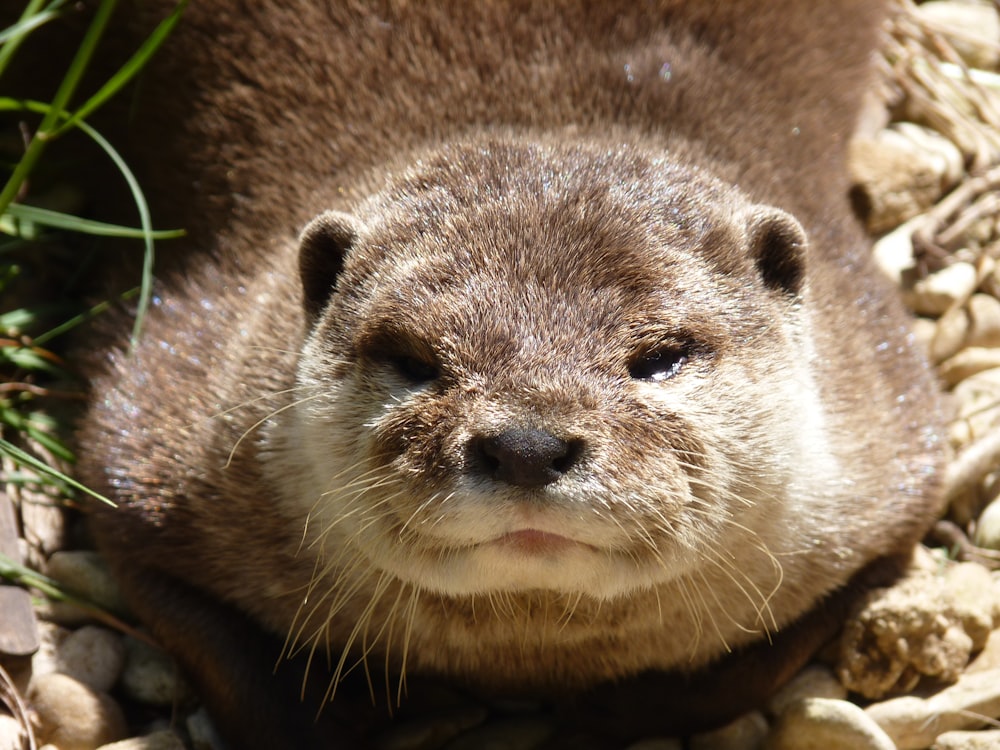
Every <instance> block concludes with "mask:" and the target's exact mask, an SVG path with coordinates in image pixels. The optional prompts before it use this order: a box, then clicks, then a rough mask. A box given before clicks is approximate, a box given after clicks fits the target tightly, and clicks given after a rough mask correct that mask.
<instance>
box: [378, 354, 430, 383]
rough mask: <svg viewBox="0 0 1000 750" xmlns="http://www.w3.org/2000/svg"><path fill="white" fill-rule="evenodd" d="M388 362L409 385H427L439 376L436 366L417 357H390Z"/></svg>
mask: <svg viewBox="0 0 1000 750" xmlns="http://www.w3.org/2000/svg"><path fill="white" fill-rule="evenodd" d="M389 361H390V362H391V364H392V366H393V367H395V368H396V372H398V373H399V374H400V375H402V376H403V377H404V378H406V379H407V380H409V381H410V382H411V383H427V382H430V381H431V380H436V379H437V377H438V376H439V375H440V374H441V373H440V372H439V371H438V367H437V365H435V364H434V363H433V362H427V361H426V360H423V359H420V358H419V357H413V356H410V355H406V354H403V355H399V356H396V357H392V358H391V359H390V360H389Z"/></svg>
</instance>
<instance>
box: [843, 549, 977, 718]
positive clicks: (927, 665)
mask: <svg viewBox="0 0 1000 750" xmlns="http://www.w3.org/2000/svg"><path fill="white" fill-rule="evenodd" d="M969 565H972V564H971V563H969ZM955 567H959V566H955ZM980 573H984V574H985V579H988V578H989V574H988V573H986V571H985V569H983V570H981V571H980V570H979V566H974V568H970V569H965V568H962V569H961V570H959V571H957V572H955V573H953V574H952V575H954V582H955V584H954V585H955V590H952V589H953V583H952V580H950V579H949V578H948V577H947V576H946V575H937V574H933V573H927V572H925V571H916V572H913V573H911V574H910V575H909V576H907V577H906V578H904V579H903V580H902V581H900V582H898V583H897V584H896V585H894V586H891V587H889V588H883V589H877V590H875V591H872V592H869V593H868V594H867V595H866V596H865V598H864V599H863V600H862V604H861V606H860V608H859V609H858V610H857V611H856V612H854V613H853V614H852V615H851V617H850V618H849V619H848V621H847V623H845V626H844V630H843V633H842V635H841V640H840V644H839V653H838V658H837V665H836V671H837V676H838V677H839V678H840V680H841V682H843V683H844V685H845V686H846V687H847V688H848V689H849V690H852V691H854V692H857V693H860V694H861V695H864V696H865V697H867V698H869V699H878V698H881V697H884V696H886V695H889V694H892V693H901V692H907V691H909V690H912V689H913V688H914V687H916V685H917V683H918V682H919V681H920V679H921V678H922V677H925V676H926V677H931V678H933V679H935V680H938V681H941V682H954V681H955V680H956V679H958V676H959V674H961V671H962V669H963V668H964V667H965V665H966V664H967V663H968V661H969V658H970V656H971V655H972V653H973V652H975V651H977V650H979V649H981V648H982V647H983V646H984V645H985V643H986V639H987V637H988V635H989V631H990V629H991V627H992V611H993V597H992V593H991V592H987V593H986V594H984V593H983V592H982V591H981V590H980V591H979V593H978V595H977V593H976V586H978V585H984V586H985V585H988V584H986V583H985V582H984V581H985V579H984V577H983V576H982V575H980Z"/></svg>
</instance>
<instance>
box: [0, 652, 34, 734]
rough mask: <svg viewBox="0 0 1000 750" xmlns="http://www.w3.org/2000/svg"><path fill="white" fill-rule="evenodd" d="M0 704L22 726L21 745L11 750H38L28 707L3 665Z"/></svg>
mask: <svg viewBox="0 0 1000 750" xmlns="http://www.w3.org/2000/svg"><path fill="white" fill-rule="evenodd" d="M0 702H2V703H3V705H5V706H6V707H7V710H8V711H10V713H11V715H12V716H13V717H14V719H15V720H16V721H17V723H18V724H20V726H21V743H20V745H19V747H18V748H12V749H11V750H38V742H37V741H36V740H35V731H34V728H33V727H32V725H31V721H30V720H29V715H28V707H27V706H26V705H25V704H24V701H23V700H22V699H21V696H20V695H19V694H18V692H17V687H16V686H15V685H14V681H13V680H11V678H10V675H9V674H7V670H6V669H4V668H3V665H2V664H0Z"/></svg>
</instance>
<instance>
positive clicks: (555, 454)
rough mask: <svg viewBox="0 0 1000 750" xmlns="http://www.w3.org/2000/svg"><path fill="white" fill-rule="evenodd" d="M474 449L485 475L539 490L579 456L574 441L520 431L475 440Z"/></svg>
mask: <svg viewBox="0 0 1000 750" xmlns="http://www.w3.org/2000/svg"><path fill="white" fill-rule="evenodd" d="M474 449H475V450H476V452H477V453H478V454H479V458H480V461H481V464H482V466H483V467H484V468H485V470H486V473H488V474H489V475H490V476H492V477H493V478H494V479H499V480H500V481H503V482H508V483H509V484H514V485H517V486H518V487H542V486H544V485H546V484H550V483H551V482H554V481H556V480H557V479H559V477H561V476H562V475H563V474H565V473H566V472H567V471H569V469H570V467H572V466H573V464H574V463H576V459H577V456H578V455H579V453H580V446H579V443H578V442H576V441H567V440H563V439H562V438H558V437H556V436H555V435H553V434H552V433H551V432H546V431H544V430H536V429H522V428H514V429H510V430H505V431H504V432H501V433H500V434H499V435H491V436H489V437H480V438H476V440H475V442H474Z"/></svg>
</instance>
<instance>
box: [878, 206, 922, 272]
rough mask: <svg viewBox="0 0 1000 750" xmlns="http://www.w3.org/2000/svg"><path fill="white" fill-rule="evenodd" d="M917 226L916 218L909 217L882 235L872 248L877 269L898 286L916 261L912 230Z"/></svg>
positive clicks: (911, 270) (914, 265) (914, 266)
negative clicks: (908, 219) (909, 218)
mask: <svg viewBox="0 0 1000 750" xmlns="http://www.w3.org/2000/svg"><path fill="white" fill-rule="evenodd" d="M918 218H919V217H918ZM917 226H918V220H917V219H911V220H910V221H908V222H906V223H905V224H901V225H899V226H898V227H896V228H895V229H893V230H892V231H891V232H889V233H888V234H887V235H885V236H884V237H882V238H881V239H880V240H878V241H877V242H876V243H875V246H874V247H873V248H872V256H873V257H874V259H875V264H876V265H877V266H878V268H879V270H880V271H882V273H884V274H885V275H886V276H888V277H889V280H890V281H892V282H893V283H894V284H895V285H896V286H897V287H900V288H902V287H903V286H904V284H905V283H906V279H908V278H909V277H910V276H911V275H912V274H913V272H914V269H915V268H916V264H917V262H916V260H915V259H914V257H913V231H914V230H915V229H916V228H917Z"/></svg>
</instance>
